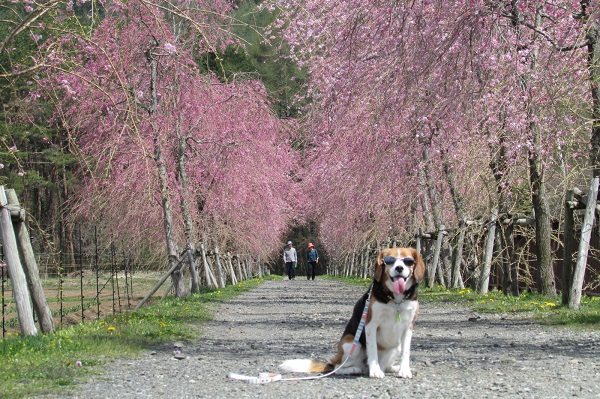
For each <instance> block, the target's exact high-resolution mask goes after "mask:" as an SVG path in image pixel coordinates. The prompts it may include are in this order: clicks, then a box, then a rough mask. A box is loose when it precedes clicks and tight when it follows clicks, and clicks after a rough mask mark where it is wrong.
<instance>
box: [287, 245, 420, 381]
mask: <svg viewBox="0 0 600 399" xmlns="http://www.w3.org/2000/svg"><path fill="white" fill-rule="evenodd" d="M424 273H425V265H424V263H423V259H422V258H421V255H420V254H419V253H418V252H417V250H416V249H414V248H386V249H384V250H383V251H381V253H380V254H379V256H378V257H377V260H376V261H375V265H374V277H373V285H372V287H371V299H370V303H369V312H368V314H367V320H366V322H365V327H364V332H363V334H362V335H361V337H360V340H359V343H358V345H357V347H356V348H355V350H354V353H353V355H352V357H351V358H350V359H348V361H347V362H346V363H345V364H344V365H343V367H342V368H340V369H339V370H338V371H337V374H366V373H367V372H368V373H369V376H370V377H372V378H383V376H384V373H385V372H391V373H395V374H397V375H398V377H402V378H412V372H411V370H410V343H411V339H412V332H413V327H414V322H415V318H416V316H417V311H418V308H419V304H418V302H417V290H418V285H419V283H420V282H421V280H422V279H423V275H424ZM368 294H369V293H368V292H367V293H365V294H364V295H363V297H362V298H361V299H360V300H359V301H358V302H357V303H356V305H355V306H354V311H353V312H352V317H351V318H350V320H349V321H348V324H347V325H346V329H345V330H344V333H343V334H342V339H341V340H340V341H339V343H338V353H337V354H336V355H335V356H334V357H333V359H331V361H330V362H329V363H322V362H316V361H314V360H311V359H294V360H288V361H286V362H284V363H283V364H281V365H280V367H281V368H282V369H284V370H286V371H291V372H309V373H326V372H329V371H332V370H334V369H335V368H336V367H338V365H340V364H342V363H343V362H344V361H345V360H346V358H347V357H348V354H349V352H350V350H351V348H352V345H353V341H354V335H355V334H356V332H357V329H358V325H359V323H360V319H361V316H362V313H363V309H364V306H365V302H366V300H367V298H368ZM399 354H400V365H398V366H394V365H393V363H394V360H395V359H396V357H397V356H398V355H399Z"/></svg>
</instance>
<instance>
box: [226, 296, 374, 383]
mask: <svg viewBox="0 0 600 399" xmlns="http://www.w3.org/2000/svg"><path fill="white" fill-rule="evenodd" d="M371 291H373V284H371V287H370V288H369V294H368V295H367V300H366V301H365V307H364V309H363V312H362V315H361V317H360V322H359V323H358V328H357V329H356V334H354V341H352V347H351V348H350V352H349V353H348V356H347V357H346V360H344V361H343V362H342V364H340V365H339V367H338V368H336V369H334V370H332V371H330V372H329V373H325V374H321V375H317V376H309V377H295V378H282V377H281V374H273V373H260V374H259V375H258V377H251V376H247V375H242V374H236V373H229V375H228V377H229V378H231V379H233V380H238V381H242V382H246V383H248V384H268V383H271V382H278V381H304V380H318V379H320V378H325V377H329V376H330V375H333V374H335V373H336V372H337V371H338V370H339V369H341V368H342V367H344V365H345V364H346V362H347V361H348V359H350V358H351V357H352V355H353V354H354V350H355V349H356V347H357V346H358V341H359V340H360V336H361V335H362V332H363V329H364V328H365V323H366V321H367V314H368V313H369V302H370V301H371Z"/></svg>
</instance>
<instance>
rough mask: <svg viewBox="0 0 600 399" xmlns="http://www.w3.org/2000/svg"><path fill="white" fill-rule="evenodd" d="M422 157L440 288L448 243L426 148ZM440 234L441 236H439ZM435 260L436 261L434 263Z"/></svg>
mask: <svg viewBox="0 0 600 399" xmlns="http://www.w3.org/2000/svg"><path fill="white" fill-rule="evenodd" d="M422 155H423V175H424V177H425V186H426V187H427V193H428V196H429V203H430V205H431V209H432V211H433V221H434V223H435V228H436V229H437V231H438V240H439V249H438V243H437V242H436V253H437V252H438V251H439V253H437V255H434V265H433V266H432V267H435V268H437V269H438V280H439V282H440V284H441V285H442V287H446V282H445V281H444V273H443V267H442V265H446V266H448V267H450V264H451V262H450V259H449V258H448V256H447V254H449V253H450V250H449V249H448V243H447V242H446V241H445V240H444V235H443V232H444V231H445V226H444V219H443V217H442V209H441V207H440V203H439V201H438V190H437V188H436V185H435V180H434V179H433V174H432V172H431V158H430V156H429V150H428V148H427V146H424V147H423V151H422ZM440 234H441V235H440ZM436 258H437V261H436Z"/></svg>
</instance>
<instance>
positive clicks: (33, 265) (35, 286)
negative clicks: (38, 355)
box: [6, 189, 54, 333]
mask: <svg viewBox="0 0 600 399" xmlns="http://www.w3.org/2000/svg"><path fill="white" fill-rule="evenodd" d="M6 198H7V201H8V203H9V204H10V205H14V206H17V207H20V204H19V199H18V198H17V194H16V192H15V190H13V189H10V190H6ZM13 227H14V231H15V234H16V238H17V246H18V248H19V250H20V253H21V258H22V260H23V269H24V271H25V275H26V278H27V282H28V284H29V291H30V293H31V298H32V299H33V308H34V310H35V313H36V314H37V317H38V320H39V323H40V327H41V330H42V332H43V333H53V332H54V323H53V321H52V312H51V311H50V306H48V301H47V300H46V294H45V293H44V288H43V287H42V282H41V281H40V272H39V269H38V265H37V261H36V260H35V254H34V253H33V248H32V247H31V239H30V238H29V232H28V231H27V226H26V225H25V223H24V221H21V220H16V219H13Z"/></svg>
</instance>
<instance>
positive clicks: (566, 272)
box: [562, 190, 576, 305]
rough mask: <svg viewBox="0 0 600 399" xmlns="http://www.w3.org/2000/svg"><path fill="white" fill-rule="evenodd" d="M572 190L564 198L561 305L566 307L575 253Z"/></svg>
mask: <svg viewBox="0 0 600 399" xmlns="http://www.w3.org/2000/svg"><path fill="white" fill-rule="evenodd" d="M572 201H573V190H569V191H567V195H566V198H565V207H564V210H565V221H564V225H563V240H564V245H563V248H564V250H563V253H564V255H563V274H562V304H563V305H568V304H569V302H570V300H571V286H572V284H573V254H574V253H575V245H576V242H575V219H574V217H573V207H572V206H571V205H570V203H571V202H572Z"/></svg>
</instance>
